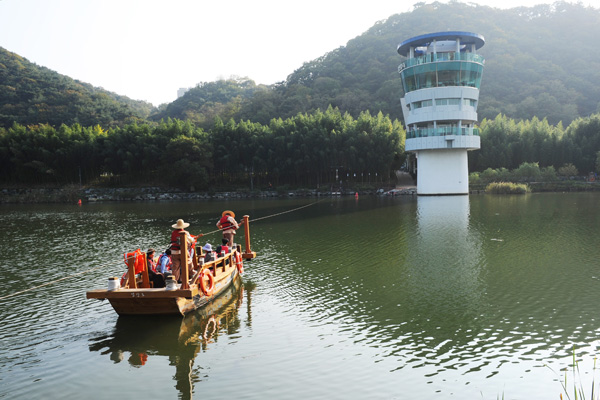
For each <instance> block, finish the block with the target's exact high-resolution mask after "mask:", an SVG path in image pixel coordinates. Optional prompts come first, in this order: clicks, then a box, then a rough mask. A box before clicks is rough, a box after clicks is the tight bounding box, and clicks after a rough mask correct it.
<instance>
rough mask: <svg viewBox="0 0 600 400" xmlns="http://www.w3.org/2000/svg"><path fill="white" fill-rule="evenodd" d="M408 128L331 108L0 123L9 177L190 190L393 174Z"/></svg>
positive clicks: (2, 176)
mask: <svg viewBox="0 0 600 400" xmlns="http://www.w3.org/2000/svg"><path fill="white" fill-rule="evenodd" d="M403 157H404V130H403V128H402V126H401V124H400V123H399V122H397V121H392V120H390V118H389V117H387V116H384V115H383V114H381V113H379V114H377V115H375V116H372V115H370V113H369V112H364V113H361V114H360V115H359V116H358V118H353V117H352V116H350V115H349V114H347V113H344V114H342V113H341V112H340V111H339V110H338V109H334V108H331V107H329V108H328V109H327V110H326V111H324V112H322V111H320V110H317V111H315V112H313V113H311V114H298V115H297V116H295V117H292V118H287V119H285V120H283V119H281V118H279V119H273V120H271V122H270V123H269V124H268V125H262V124H259V123H254V122H250V121H239V122H235V121H234V120H233V119H230V120H229V121H228V122H226V123H225V122H223V121H222V120H221V119H220V118H216V119H215V122H214V124H213V126H212V128H211V129H209V130H206V131H205V130H204V129H202V128H201V127H198V126H196V125H195V124H193V123H192V122H190V121H182V120H178V119H167V120H163V121H161V122H160V123H156V124H151V123H143V124H138V123H131V124H128V125H125V126H123V127H112V128H110V129H108V130H105V129H103V128H102V127H100V126H99V125H95V126H90V127H83V126H81V125H80V124H72V125H70V126H67V125H65V124H63V125H61V126H59V127H58V128H54V127H52V126H50V125H47V124H42V125H30V126H23V125H19V124H16V123H15V124H13V126H12V127H10V128H8V129H5V128H0V181H2V182H4V183H12V184H16V183H26V184H47V183H56V184H67V183H78V182H81V183H82V184H98V183H112V184H115V185H126V184H153V183H156V184H164V185H168V186H173V187H180V188H183V189H186V190H189V189H193V190H206V189H208V188H210V187H227V186H228V185H230V186H231V187H239V186H241V185H243V186H249V185H256V187H255V188H256V189H259V188H266V187H276V186H278V185H284V184H285V185H293V186H296V187H315V186H319V185H325V184H333V183H334V182H335V183H336V184H338V183H339V181H338V180H336V174H337V177H338V179H339V180H343V181H344V182H348V181H353V182H359V181H364V182H368V181H370V182H373V183H375V182H388V180H389V177H390V176H393V171H394V170H395V169H398V168H399V167H400V165H401V164H402V162H403V161H404V158H403Z"/></svg>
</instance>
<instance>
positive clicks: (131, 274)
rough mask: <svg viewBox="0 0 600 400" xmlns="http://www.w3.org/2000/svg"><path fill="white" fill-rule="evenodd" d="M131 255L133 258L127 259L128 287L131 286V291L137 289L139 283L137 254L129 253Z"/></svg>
mask: <svg viewBox="0 0 600 400" xmlns="http://www.w3.org/2000/svg"><path fill="white" fill-rule="evenodd" d="M129 254H133V256H129V258H128V259H127V277H128V286H129V289H137V283H136V281H135V257H136V254H135V253H129Z"/></svg>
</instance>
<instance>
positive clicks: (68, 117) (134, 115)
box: [0, 47, 153, 127]
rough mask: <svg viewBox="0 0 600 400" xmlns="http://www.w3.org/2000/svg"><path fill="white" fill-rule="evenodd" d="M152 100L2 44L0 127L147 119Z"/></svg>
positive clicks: (111, 123) (88, 124)
mask: <svg viewBox="0 0 600 400" xmlns="http://www.w3.org/2000/svg"><path fill="white" fill-rule="evenodd" d="M152 110H153V106H152V104H150V103H146V102H143V101H135V100H131V99H129V98H127V97H125V96H119V95H117V94H115V93H111V92H108V91H106V90H103V89H99V88H95V87H93V86H92V85H89V84H87V83H82V82H79V81H76V80H73V79H71V78H69V77H67V76H64V75H61V74H59V73H57V72H55V71H52V70H50V69H48V68H45V67H40V66H38V65H36V64H34V63H31V62H29V61H28V60H26V59H25V58H23V57H21V56H19V55H17V54H15V53H12V52H10V51H7V50H6V49H3V48H1V47H0V127H2V126H4V127H9V126H12V124H13V123H14V122H17V123H19V124H22V125H32V124H43V123H48V124H50V125H56V126H58V125H60V124H63V123H64V124H67V125H71V124H74V123H79V124H81V125H83V126H92V125H102V126H105V127H108V126H113V125H122V124H124V123H127V122H132V121H135V120H144V119H146V118H147V117H148V116H149V115H150V112H151V111H152Z"/></svg>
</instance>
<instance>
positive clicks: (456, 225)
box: [407, 196, 484, 315]
mask: <svg viewBox="0 0 600 400" xmlns="http://www.w3.org/2000/svg"><path fill="white" fill-rule="evenodd" d="M469 210H470V205H469V196H452V197H419V198H418V202H417V222H418V224H417V226H418V228H417V235H416V237H415V240H416V241H415V243H413V244H411V245H410V248H411V252H410V253H411V254H410V255H409V256H408V259H407V265H410V266H411V271H410V280H409V282H408V283H407V287H411V288H412V293H413V296H421V297H422V298H419V299H418V300H419V302H422V303H423V304H431V305H432V306H433V305H435V307H439V309H440V310H445V311H447V312H450V309H453V310H461V312H466V313H467V314H468V315H473V314H472V312H473V313H476V312H478V309H479V306H480V305H481V303H482V301H484V298H483V293H484V290H483V288H482V286H481V279H480V276H479V275H480V266H481V261H482V260H481V258H482V254H481V239H480V235H479V233H478V232H477V230H476V229H474V228H473V227H472V226H471V225H470V223H469V214H470V211H469Z"/></svg>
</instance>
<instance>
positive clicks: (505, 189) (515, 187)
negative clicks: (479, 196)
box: [485, 182, 531, 194]
mask: <svg viewBox="0 0 600 400" xmlns="http://www.w3.org/2000/svg"><path fill="white" fill-rule="evenodd" d="M485 192H486V193H491V194H525V193H529V192H531V189H529V186H528V185H527V184H526V183H512V182H492V183H490V184H488V185H487V186H486V187H485Z"/></svg>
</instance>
